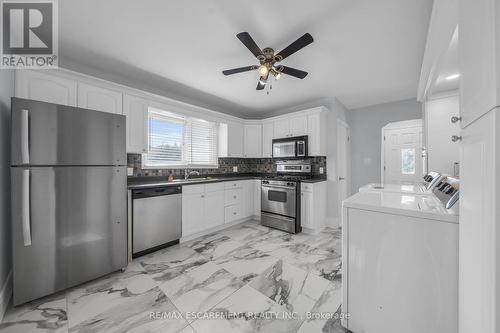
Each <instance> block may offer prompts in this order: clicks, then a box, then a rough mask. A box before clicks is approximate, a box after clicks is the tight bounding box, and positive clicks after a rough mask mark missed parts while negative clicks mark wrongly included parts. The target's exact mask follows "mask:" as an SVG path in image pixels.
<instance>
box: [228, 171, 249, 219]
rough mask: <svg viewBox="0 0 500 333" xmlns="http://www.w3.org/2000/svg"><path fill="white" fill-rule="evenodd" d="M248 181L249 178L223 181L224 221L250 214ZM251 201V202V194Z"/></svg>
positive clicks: (242, 217)
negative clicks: (224, 195)
mask: <svg viewBox="0 0 500 333" xmlns="http://www.w3.org/2000/svg"><path fill="white" fill-rule="evenodd" d="M250 182H251V180H239V181H234V182H226V183H225V188H226V200H225V205H226V207H225V214H224V216H225V220H224V222H225V223H232V222H235V221H238V220H241V219H244V218H248V217H250V216H251V214H249V213H248V211H249V209H250V208H249V207H250V205H251V202H249V200H248V188H249V187H250V185H249V183H250ZM252 185H253V184H252ZM251 201H252V202H253V196H252V200H251ZM252 210H253V207H252Z"/></svg>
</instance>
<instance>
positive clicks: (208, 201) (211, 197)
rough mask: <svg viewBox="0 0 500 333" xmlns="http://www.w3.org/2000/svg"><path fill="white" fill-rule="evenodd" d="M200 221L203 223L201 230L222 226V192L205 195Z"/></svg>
mask: <svg viewBox="0 0 500 333" xmlns="http://www.w3.org/2000/svg"><path fill="white" fill-rule="evenodd" d="M191 209H195V208H191ZM200 211H201V209H200ZM200 221H203V222H202V224H204V225H203V229H208V228H212V227H216V226H218V225H223V224H224V191H215V192H206V193H205V216H204V217H202V219H201V220H200Z"/></svg>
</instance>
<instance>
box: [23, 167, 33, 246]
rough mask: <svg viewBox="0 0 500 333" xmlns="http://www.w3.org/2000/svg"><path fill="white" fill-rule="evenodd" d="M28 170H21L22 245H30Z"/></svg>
mask: <svg viewBox="0 0 500 333" xmlns="http://www.w3.org/2000/svg"><path fill="white" fill-rule="evenodd" d="M30 197H31V195H30V170H29V169H24V170H23V183H22V197H21V200H22V203H21V209H22V212H21V223H22V227H23V240H24V246H30V245H31V204H30Z"/></svg>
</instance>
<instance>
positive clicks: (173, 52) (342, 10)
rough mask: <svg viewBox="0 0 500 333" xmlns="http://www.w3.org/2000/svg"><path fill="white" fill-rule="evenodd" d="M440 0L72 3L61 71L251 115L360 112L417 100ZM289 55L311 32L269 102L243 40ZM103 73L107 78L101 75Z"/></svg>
mask: <svg viewBox="0 0 500 333" xmlns="http://www.w3.org/2000/svg"><path fill="white" fill-rule="evenodd" d="M431 7H432V0H379V1H373V0H357V1H352V0H314V1H304V0H293V1H291V0H275V1H268V0H267V1H263V0H254V1H243V0H183V1H165V0H149V1H138V0H106V1H103V0H85V1H82V0H64V1H59V13H60V14H59V16H60V20H59V22H60V23H59V24H60V27H59V31H60V44H59V45H60V62H61V64H62V66H65V65H66V67H70V68H71V67H73V69H75V68H74V67H77V66H81V67H82V68H93V69H95V71H96V72H100V73H105V72H107V73H109V74H114V75H119V76H120V77H124V78H129V79H130V80H132V81H133V80H140V81H142V82H145V83H147V84H150V85H152V86H155V87H157V88H158V89H160V90H165V91H169V92H170V93H172V94H173V95H178V96H181V97H183V98H184V99H187V100H193V101H198V102H199V103H201V104H205V105H207V106H211V107H212V108H215V109H219V110H220V111H223V112H233V113H234V114H236V115H243V116H245V117H248V118H254V117H259V116H261V115H263V114H266V113H270V112H275V111H276V110H277V109H284V108H289V107H291V106H293V105H298V104H305V103H309V102H311V101H314V100H320V99H325V98H331V97H334V96H335V97H337V98H338V100H340V102H342V103H343V104H344V105H345V106H346V107H347V108H357V107H362V106H367V105H373V104H380V103H385V102H390V101H396V100H402V99H407V98H413V97H416V92H417V84H418V79H419V74H420V67H421V61H422V56H423V52H424V46H425V39H426V35H427V27H428V22H429V17H430V12H431ZM241 31H248V32H249V33H250V34H251V35H252V37H253V38H254V39H255V41H256V42H257V44H258V45H259V46H260V47H261V48H264V47H266V46H270V47H273V48H274V49H275V50H276V51H279V50H281V49H282V48H284V47H285V46H287V45H288V44H289V43H291V42H292V41H294V40H295V39H296V38H298V37H299V36H301V35H302V34H304V33H305V32H309V33H310V34H311V35H312V36H313V37H314V43H313V44H311V45H309V46H307V47H306V48H304V49H303V50H301V51H299V52H297V53H295V54H293V55H292V56H290V57H289V58H287V59H285V60H284V61H283V64H284V65H287V66H290V67H295V68H297V69H301V70H305V71H308V72H309V75H308V76H307V77H306V78H305V79H304V80H299V79H296V78H293V77H289V76H285V77H283V79H281V80H280V81H278V82H276V83H275V84H274V85H273V89H272V91H271V93H270V95H266V93H265V92H264V91H256V90H255V86H256V84H257V80H258V73H257V72H247V73H241V74H236V75H233V76H228V77H225V76H223V75H222V73H221V71H222V70H224V69H230V68H234V67H240V66H247V65H251V64H255V63H256V60H255V58H254V57H253V55H252V54H251V53H250V52H249V51H248V50H247V49H246V48H245V46H244V45H243V44H241V42H240V41H239V40H238V39H237V38H236V36H235V35H236V34H237V33H238V32H241ZM103 76H104V74H103Z"/></svg>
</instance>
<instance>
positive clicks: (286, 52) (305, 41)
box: [275, 33, 314, 61]
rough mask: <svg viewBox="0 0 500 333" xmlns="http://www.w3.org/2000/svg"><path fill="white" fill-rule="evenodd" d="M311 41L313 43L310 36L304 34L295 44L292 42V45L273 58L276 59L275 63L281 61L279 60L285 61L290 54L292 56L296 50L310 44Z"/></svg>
mask: <svg viewBox="0 0 500 333" xmlns="http://www.w3.org/2000/svg"><path fill="white" fill-rule="evenodd" d="M313 41H314V39H313V38H312V36H311V35H310V34H309V33H305V34H304V35H303V36H302V37H300V38H299V39H297V40H296V41H295V42H293V43H292V44H290V45H288V46H287V47H285V48H284V49H283V50H282V51H281V52H280V53H278V54H277V55H276V56H275V58H276V59H277V61H281V60H283V59H285V58H286V57H288V56H290V55H291V54H294V53H295V52H297V51H298V50H300V49H302V48H304V47H306V46H307V45H309V44H311V43H312V42H313ZM278 59H279V60H278Z"/></svg>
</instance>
